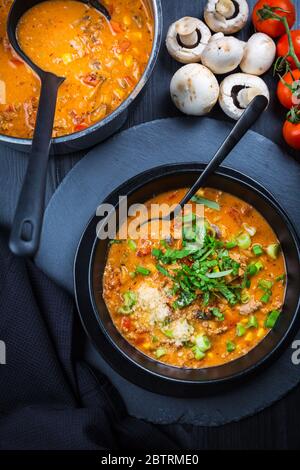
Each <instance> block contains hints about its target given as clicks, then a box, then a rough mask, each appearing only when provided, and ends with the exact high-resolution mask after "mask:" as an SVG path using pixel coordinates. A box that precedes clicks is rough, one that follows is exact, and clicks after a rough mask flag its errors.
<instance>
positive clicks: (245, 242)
mask: <svg viewBox="0 0 300 470" xmlns="http://www.w3.org/2000/svg"><path fill="white" fill-rule="evenodd" d="M236 242H237V244H238V246H239V248H241V249H242V250H247V249H248V248H249V247H250V245H251V238H250V235H249V233H241V235H239V236H238V237H236Z"/></svg>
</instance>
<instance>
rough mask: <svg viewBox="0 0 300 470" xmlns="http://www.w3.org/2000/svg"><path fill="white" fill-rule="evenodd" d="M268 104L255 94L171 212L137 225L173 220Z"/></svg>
mask: <svg viewBox="0 0 300 470" xmlns="http://www.w3.org/2000/svg"><path fill="white" fill-rule="evenodd" d="M267 105H268V99H267V98H266V97H265V96H263V95H258V96H256V97H255V98H254V99H253V100H252V101H251V103H250V104H249V105H248V107H247V108H246V109H245V111H244V112H243V114H242V116H241V117H240V119H239V120H238V121H237V123H236V124H235V126H234V127H233V129H232V131H231V132H230V134H229V135H228V136H227V137H226V139H225V140H224V142H223V143H222V145H221V147H220V148H219V150H218V151H217V152H216V154H215V155H214V157H213V158H212V159H211V160H210V162H209V163H208V165H207V166H206V168H205V170H204V171H203V173H201V175H200V176H199V178H198V179H197V181H196V182H195V183H194V185H193V186H192V187H191V189H189V191H188V192H187V193H186V194H185V196H184V197H183V198H182V200H181V201H180V202H179V203H178V205H177V206H176V207H175V209H173V211H172V212H170V213H169V214H167V215H165V216H161V217H153V218H148V219H146V220H145V221H144V222H142V223H141V224H140V225H139V226H140V227H142V226H143V225H145V224H147V223H150V224H151V221H155V220H166V221H169V220H173V219H174V218H175V217H176V216H177V215H178V214H180V212H181V211H182V209H183V207H184V205H185V204H187V203H188V202H189V201H190V200H191V198H192V197H193V196H194V195H195V194H196V193H197V191H198V190H199V189H200V188H201V187H203V186H204V185H205V183H206V181H207V179H208V178H209V176H210V175H211V174H212V173H213V172H214V171H215V170H216V169H217V168H218V167H219V166H220V165H221V163H222V162H223V161H224V160H225V158H226V157H227V156H228V155H229V154H230V152H231V151H232V150H233V149H234V147H235V146H236V145H237V144H238V143H239V141H240V140H241V139H242V137H243V136H244V135H245V134H246V132H247V131H248V130H249V129H250V127H251V126H252V125H253V124H254V123H255V121H256V120H257V119H258V118H259V116H260V115H261V114H262V112H263V111H264V110H265V109H266V107H267Z"/></svg>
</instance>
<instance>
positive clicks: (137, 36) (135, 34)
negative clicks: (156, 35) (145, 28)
mask: <svg viewBox="0 0 300 470" xmlns="http://www.w3.org/2000/svg"><path fill="white" fill-rule="evenodd" d="M130 37H131V39H132V40H133V41H140V40H141V39H142V38H143V34H142V32H141V31H134V32H132V33H131V34H130Z"/></svg>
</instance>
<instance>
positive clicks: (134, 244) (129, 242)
mask: <svg viewBox="0 0 300 470" xmlns="http://www.w3.org/2000/svg"><path fill="white" fill-rule="evenodd" d="M127 244H128V246H129V248H130V249H131V251H136V243H135V241H134V240H131V239H129V240H128V242H127Z"/></svg>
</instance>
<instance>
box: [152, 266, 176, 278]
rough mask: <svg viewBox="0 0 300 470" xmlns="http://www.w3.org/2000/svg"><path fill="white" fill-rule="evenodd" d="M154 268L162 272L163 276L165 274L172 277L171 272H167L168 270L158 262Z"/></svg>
mask: <svg viewBox="0 0 300 470" xmlns="http://www.w3.org/2000/svg"><path fill="white" fill-rule="evenodd" d="M156 269H157V271H159V272H160V273H161V274H163V275H164V276H167V277H172V276H171V274H170V273H169V271H167V270H166V269H165V268H164V267H163V266H161V265H160V264H157V265H156Z"/></svg>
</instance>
